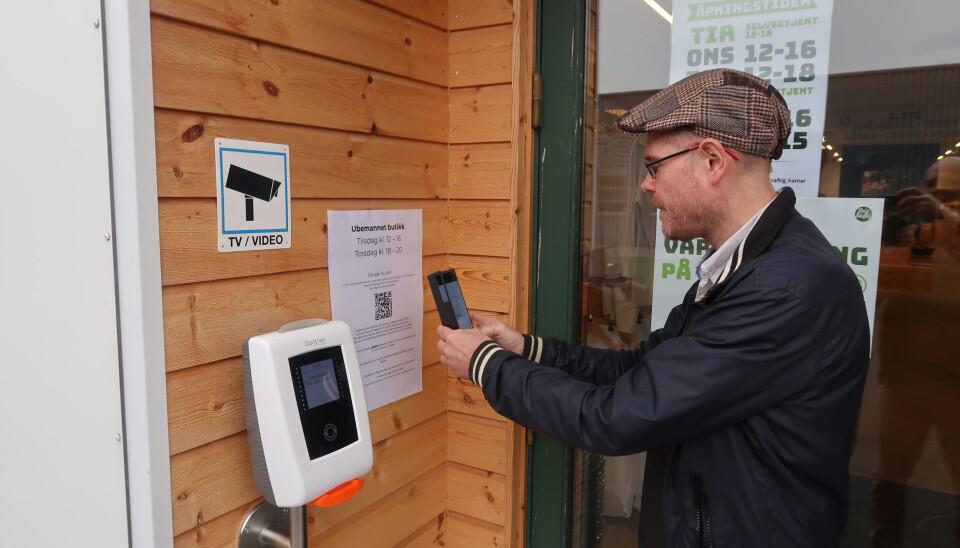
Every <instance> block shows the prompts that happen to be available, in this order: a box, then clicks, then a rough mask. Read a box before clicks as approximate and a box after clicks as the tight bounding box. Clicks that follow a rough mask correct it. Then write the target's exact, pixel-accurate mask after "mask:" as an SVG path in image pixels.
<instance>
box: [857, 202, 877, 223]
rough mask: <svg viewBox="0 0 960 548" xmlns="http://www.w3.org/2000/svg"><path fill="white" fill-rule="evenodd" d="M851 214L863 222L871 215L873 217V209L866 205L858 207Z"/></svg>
mask: <svg viewBox="0 0 960 548" xmlns="http://www.w3.org/2000/svg"><path fill="white" fill-rule="evenodd" d="M853 216H854V217H856V218H857V220H858V221H860V222H861V223H865V222H867V221H869V220H870V218H871V217H873V211H871V210H870V208H869V207H866V206H863V207H858V208H857V212H856V213H855V214H854V215H853Z"/></svg>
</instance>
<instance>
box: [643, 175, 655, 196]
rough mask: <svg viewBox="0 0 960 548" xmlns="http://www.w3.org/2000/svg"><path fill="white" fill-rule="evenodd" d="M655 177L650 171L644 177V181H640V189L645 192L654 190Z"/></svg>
mask: <svg viewBox="0 0 960 548" xmlns="http://www.w3.org/2000/svg"><path fill="white" fill-rule="evenodd" d="M653 184H654V178H653V177H651V176H650V174H649V173H647V175H646V176H645V177H644V178H643V182H642V183H640V190H642V191H644V192H653Z"/></svg>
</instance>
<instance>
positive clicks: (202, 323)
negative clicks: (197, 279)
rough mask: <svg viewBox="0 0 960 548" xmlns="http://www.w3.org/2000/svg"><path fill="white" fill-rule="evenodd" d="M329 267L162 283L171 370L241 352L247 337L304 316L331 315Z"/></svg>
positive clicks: (168, 361) (228, 356) (164, 328)
mask: <svg viewBox="0 0 960 548" xmlns="http://www.w3.org/2000/svg"><path fill="white" fill-rule="evenodd" d="M329 286H330V283H329V278H328V277H327V271H326V269H316V270H304V271H297V272H283V273H279V274H270V275H266V276H255V277H249V278H238V279H233V280H221V281H216V282H201V283H197V284H187V285H176V286H169V287H165V288H164V289H163V333H164V337H163V338H164V351H165V354H166V361H167V364H166V365H167V371H175V370H177V369H184V368H187V367H191V366H194V365H199V364H202V363H209V362H213V361H218V360H223V359H227V358H232V357H235V356H239V355H240V353H241V350H242V346H243V341H245V340H246V339H248V338H250V337H252V336H255V335H259V334H261V333H269V332H271V331H276V330H277V329H278V328H280V326H282V325H284V324H287V323H290V322H292V321H295V320H302V319H304V318H329V317H330V294H329Z"/></svg>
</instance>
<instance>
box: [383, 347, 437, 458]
mask: <svg viewBox="0 0 960 548" xmlns="http://www.w3.org/2000/svg"><path fill="white" fill-rule="evenodd" d="M446 376H447V367H446V366H445V365H443V364H440V363H435V364H433V365H429V366H427V367H425V368H423V390H422V391H420V392H417V393H416V394H413V395H411V396H407V397H406V398H403V399H401V400H398V401H395V402H393V403H391V404H389V405H385V406H383V407H380V408H378V409H374V410H373V411H371V412H370V437H371V438H372V439H373V443H380V442H381V441H384V440H386V439H388V438H390V437H391V436H394V435H396V434H399V433H400V432H403V431H404V430H406V429H407V428H411V427H413V426H416V425H418V424H420V423H422V422H424V421H425V420H427V419H429V418H431V417H435V416H437V415H438V414H440V413H443V412H444V411H445V410H446V401H445V400H444V398H445V396H446Z"/></svg>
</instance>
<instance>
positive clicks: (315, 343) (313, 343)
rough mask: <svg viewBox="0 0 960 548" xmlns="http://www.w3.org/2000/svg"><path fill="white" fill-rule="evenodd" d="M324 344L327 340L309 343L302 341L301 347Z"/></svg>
mask: <svg viewBox="0 0 960 548" xmlns="http://www.w3.org/2000/svg"><path fill="white" fill-rule="evenodd" d="M325 342H327V339H312V340H309V341H303V346H320V345H321V344H323V343H325Z"/></svg>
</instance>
